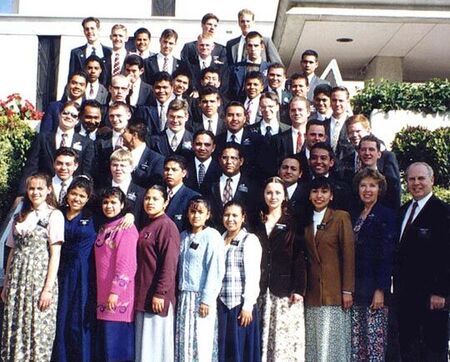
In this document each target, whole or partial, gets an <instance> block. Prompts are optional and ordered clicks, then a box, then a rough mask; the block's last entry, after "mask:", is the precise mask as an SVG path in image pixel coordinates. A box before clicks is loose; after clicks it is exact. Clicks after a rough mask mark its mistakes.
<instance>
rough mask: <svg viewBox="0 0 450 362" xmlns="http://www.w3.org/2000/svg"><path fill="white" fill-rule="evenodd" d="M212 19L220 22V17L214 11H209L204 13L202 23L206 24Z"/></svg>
mask: <svg viewBox="0 0 450 362" xmlns="http://www.w3.org/2000/svg"><path fill="white" fill-rule="evenodd" d="M210 19H215V20H217V22H219V18H218V17H217V15H214V14H213V13H207V14H205V15H203V18H202V24H206V22H207V21H208V20H210Z"/></svg>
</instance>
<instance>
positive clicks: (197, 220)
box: [188, 202, 211, 233]
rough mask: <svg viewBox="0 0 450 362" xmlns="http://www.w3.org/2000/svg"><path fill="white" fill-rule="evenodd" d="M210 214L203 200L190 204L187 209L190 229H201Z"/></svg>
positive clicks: (194, 230)
mask: <svg viewBox="0 0 450 362" xmlns="http://www.w3.org/2000/svg"><path fill="white" fill-rule="evenodd" d="M210 216H211V214H210V212H209V210H208V208H207V207H206V205H205V204H204V203H203V202H196V203H194V204H191V206H189V210H188V220H189V223H190V224H191V227H192V231H193V232H194V233H195V232H198V231H200V230H202V229H203V228H204V227H205V225H206V222H207V221H208V220H209V217H210Z"/></svg>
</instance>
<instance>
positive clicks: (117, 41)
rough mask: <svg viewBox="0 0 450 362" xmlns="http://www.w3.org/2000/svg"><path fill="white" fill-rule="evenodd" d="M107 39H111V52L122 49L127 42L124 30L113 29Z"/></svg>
mask: <svg viewBox="0 0 450 362" xmlns="http://www.w3.org/2000/svg"><path fill="white" fill-rule="evenodd" d="M109 38H110V39H111V42H112V46H113V50H119V49H122V48H123V47H124V46H125V43H126V42H127V41H128V36H127V31H126V30H125V29H114V30H113V31H112V32H111V35H110V36H109Z"/></svg>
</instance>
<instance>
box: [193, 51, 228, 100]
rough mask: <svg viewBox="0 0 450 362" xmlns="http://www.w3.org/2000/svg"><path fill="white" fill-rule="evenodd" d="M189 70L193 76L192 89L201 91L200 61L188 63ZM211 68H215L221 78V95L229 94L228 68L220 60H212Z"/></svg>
mask: <svg viewBox="0 0 450 362" xmlns="http://www.w3.org/2000/svg"><path fill="white" fill-rule="evenodd" d="M186 64H187V69H188V70H189V72H190V74H191V76H192V81H191V83H192V87H193V88H194V89H195V90H199V89H200V88H201V87H202V85H201V72H202V68H201V66H200V63H199V59H198V58H195V59H192V60H191V62H187V63H186ZM210 67H213V68H215V69H217V70H218V72H219V77H220V87H219V91H220V93H221V94H225V93H227V92H228V78H229V76H228V66H227V65H226V64H224V63H222V62H220V61H218V60H214V59H213V60H212V61H211V64H210Z"/></svg>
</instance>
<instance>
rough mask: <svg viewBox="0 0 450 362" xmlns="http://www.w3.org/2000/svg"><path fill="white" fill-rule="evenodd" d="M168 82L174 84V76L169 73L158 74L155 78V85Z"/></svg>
mask: <svg viewBox="0 0 450 362" xmlns="http://www.w3.org/2000/svg"><path fill="white" fill-rule="evenodd" d="M162 81H166V82H169V83H172V76H171V75H170V74H169V73H167V72H156V73H155V75H154V76H153V84H156V83H158V82H162Z"/></svg>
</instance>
